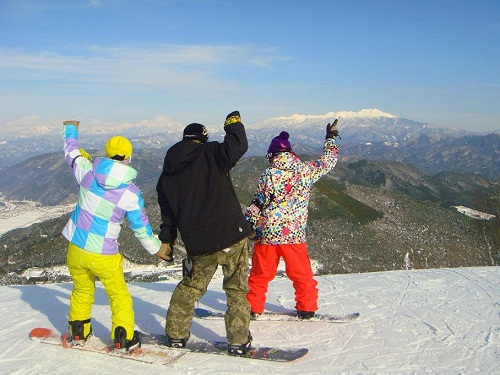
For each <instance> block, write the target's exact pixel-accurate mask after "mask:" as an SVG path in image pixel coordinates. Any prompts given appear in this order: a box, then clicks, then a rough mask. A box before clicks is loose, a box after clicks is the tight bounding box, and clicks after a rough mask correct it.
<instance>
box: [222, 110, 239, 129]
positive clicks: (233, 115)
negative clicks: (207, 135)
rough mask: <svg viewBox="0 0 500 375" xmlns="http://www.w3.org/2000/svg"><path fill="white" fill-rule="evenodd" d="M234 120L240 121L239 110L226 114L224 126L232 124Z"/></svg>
mask: <svg viewBox="0 0 500 375" xmlns="http://www.w3.org/2000/svg"><path fill="white" fill-rule="evenodd" d="M235 122H241V116H240V112H239V111H233V112H231V113H230V114H228V115H227V116H226V121H225V122H224V126H227V125H231V124H234V123H235Z"/></svg>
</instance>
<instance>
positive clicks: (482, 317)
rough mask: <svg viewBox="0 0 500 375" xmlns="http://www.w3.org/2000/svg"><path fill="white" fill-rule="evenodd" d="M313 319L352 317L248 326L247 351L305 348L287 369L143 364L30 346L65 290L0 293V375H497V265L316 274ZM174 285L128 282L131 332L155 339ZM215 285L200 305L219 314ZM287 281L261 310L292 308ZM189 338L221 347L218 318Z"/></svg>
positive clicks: (252, 363)
mask: <svg viewBox="0 0 500 375" xmlns="http://www.w3.org/2000/svg"><path fill="white" fill-rule="evenodd" d="M317 279H318V281H319V289H320V300H319V304H320V310H319V312H321V313H331V314H337V313H347V312H352V311H358V312H360V313H361V316H360V318H359V319H358V320H356V321H354V322H351V323H348V324H330V323H320V322H266V321H256V322H252V323H251V331H252V335H253V338H254V345H275V346H281V347H307V348H309V353H308V354H307V355H306V356H305V357H303V358H302V359H300V360H298V361H295V362H291V363H276V362H269V361H257V360H250V359H242V358H233V357H226V356H217V355H207V354H192V353H189V354H186V355H184V356H182V357H181V358H180V359H178V360H177V361H176V362H174V363H172V364H170V365H168V367H165V366H161V365H150V364H143V363H137V362H133V361H128V360H124V359H120V358H113V357H109V356H104V355H100V354H95V353H88V352H79V351H75V350H68V349H63V348H59V347H55V346H49V345H43V344H39V343H35V342H32V341H31V340H30V339H29V338H28V332H29V331H30V330H31V329H32V328H34V327H37V326H42V327H51V328H55V329H56V330H59V331H63V330H65V329H66V326H67V323H66V320H67V313H68V299H69V295H70V293H71V289H72V285H71V283H65V284H45V285H44V284H39V285H30V286H3V287H0V312H1V315H2V322H1V323H0V369H1V371H0V372H1V373H2V374H19V375H21V374H22V375H25V374H48V373H50V374H68V373H73V374H112V373H113V374H120V375H125V374H133V375H137V374H143V373H148V374H166V373H172V374H173V373H176V374H217V375H219V374H236V373H241V374H245V375H246V374H308V375H312V374H342V373H350V374H424V373H425V374H459V373H467V374H474V373H476V374H500V369H499V366H498V363H500V317H499V312H500V309H499V301H500V287H499V286H500V268H498V267H479V268H455V269H437V270H408V271H406V270H402V271H390V272H378V273H366V274H348V275H331V276H322V277H317ZM176 282H177V281H176V280H168V281H165V282H158V283H132V284H129V289H130V292H131V293H132V295H133V297H134V307H135V312H136V325H137V329H139V330H142V331H146V332H152V333H163V330H164V323H165V315H166V309H167V307H168V302H169V300H170V297H171V295H172V291H173V290H174V288H175V285H176ZM221 283H222V281H221V279H214V280H212V282H211V284H210V286H209V290H208V292H207V293H206V294H205V296H204V297H203V298H202V300H201V301H200V306H202V307H206V308H209V309H213V310H218V311H224V309H225V294H224V293H223V291H222V289H221ZM293 307H294V295H293V288H292V285H291V282H290V281H289V280H288V279H287V278H276V279H275V280H274V281H273V282H272V283H271V284H270V288H269V293H268V299H267V306H266V308H267V309H268V310H270V311H282V310H285V309H293ZM92 315H93V329H94V333H95V334H96V335H97V336H99V337H103V338H107V337H109V334H110V310H109V305H108V300H107V296H106V294H105V292H104V289H103V288H102V285H101V284H100V283H97V292H96V299H95V305H94V308H93V313H92ZM191 335H192V338H193V340H225V328H224V322H223V320H219V321H217V320H215V321H214V320H212V321H207V320H200V319H198V318H195V319H194V320H193V325H192V329H191Z"/></svg>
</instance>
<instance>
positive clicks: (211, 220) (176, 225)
mask: <svg viewBox="0 0 500 375" xmlns="http://www.w3.org/2000/svg"><path fill="white" fill-rule="evenodd" d="M224 131H225V132H226V135H225V137H224V142H222V143H220V142H209V140H208V131H207V129H206V127H205V126H203V125H201V124H198V123H193V124H189V125H188V126H186V128H185V129H184V132H183V139H182V141H180V142H178V143H176V144H174V145H173V146H172V147H171V148H170V149H169V150H168V151H167V154H166V155H165V160H164V165H163V172H162V174H161V176H160V178H159V180H158V184H157V187H156V190H157V192H158V203H159V205H160V210H161V219H162V224H161V226H160V235H159V239H160V240H161V241H162V243H167V244H169V246H170V249H171V251H173V246H174V243H175V240H176V239H177V231H179V232H180V235H181V237H182V240H183V242H184V245H185V247H186V252H187V255H188V258H187V259H185V260H184V261H183V264H184V267H183V268H184V277H183V279H182V280H181V281H180V282H179V284H178V285H177V287H176V289H175V291H174V293H173V295H172V298H171V300H170V306H169V309H168V312H167V321H166V326H165V332H166V334H167V336H168V337H169V342H168V344H169V345H170V346H176V347H185V346H186V342H187V340H188V338H189V332H190V329H191V324H192V318H193V312H194V304H195V302H196V301H198V300H199V299H200V298H201V297H202V296H203V295H204V294H205V292H206V290H207V287H208V284H209V283H210V280H211V279H212V277H213V275H214V273H215V271H216V270H217V267H218V266H219V265H221V266H222V271H223V273H224V282H223V288H224V291H225V292H226V295H227V311H226V335H227V339H228V344H229V346H228V351H229V353H230V354H235V355H241V354H245V353H246V351H247V350H248V349H249V347H250V342H251V335H250V331H249V329H248V328H249V325H250V307H249V304H248V302H247V300H246V297H245V296H246V293H247V291H248V243H247V237H248V236H249V235H250V233H251V228H250V227H249V225H248V223H247V221H246V220H245V217H244V215H243V212H242V209H241V206H240V203H239V201H238V198H237V196H236V193H235V191H234V188H233V185H232V182H231V178H230V176H229V171H230V170H231V169H232V168H233V167H234V166H235V165H236V163H237V161H238V160H239V159H240V158H241V157H242V156H243V155H244V154H245V152H246V151H247V149H248V141H247V137H246V132H245V127H244V125H243V124H242V122H241V118H240V114H239V112H238V111H234V112H232V113H230V114H229V115H228V116H227V117H226V121H225V123H224ZM170 256H172V255H171V254H170Z"/></svg>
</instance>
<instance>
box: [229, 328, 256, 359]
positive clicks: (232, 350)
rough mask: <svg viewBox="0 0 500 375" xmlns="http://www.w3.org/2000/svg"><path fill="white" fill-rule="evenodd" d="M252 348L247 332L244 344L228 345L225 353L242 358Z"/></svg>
mask: <svg viewBox="0 0 500 375" xmlns="http://www.w3.org/2000/svg"><path fill="white" fill-rule="evenodd" d="M251 348H252V334H251V333H250V332H248V341H247V342H246V343H244V344H228V346H227V353H228V354H229V355H239V356H243V355H245V354H247V353H248V351H249V350H250V349H251Z"/></svg>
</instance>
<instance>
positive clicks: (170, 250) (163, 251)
mask: <svg viewBox="0 0 500 375" xmlns="http://www.w3.org/2000/svg"><path fill="white" fill-rule="evenodd" d="M155 255H156V256H157V257H158V258H160V259H163V260H165V261H167V262H173V261H174V245H173V244H171V243H166V242H163V243H162V244H161V247H160V250H158V252H157V253H156V254H155Z"/></svg>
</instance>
